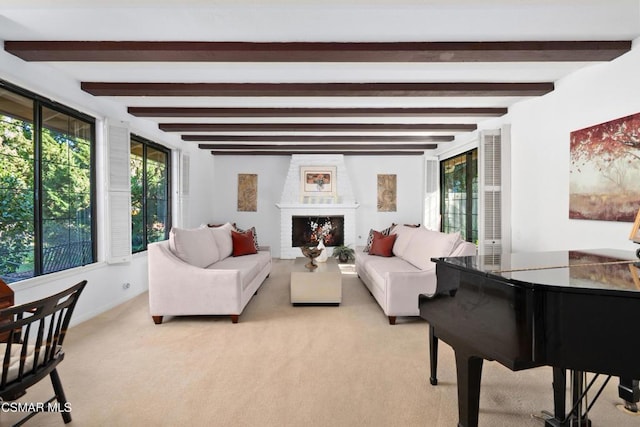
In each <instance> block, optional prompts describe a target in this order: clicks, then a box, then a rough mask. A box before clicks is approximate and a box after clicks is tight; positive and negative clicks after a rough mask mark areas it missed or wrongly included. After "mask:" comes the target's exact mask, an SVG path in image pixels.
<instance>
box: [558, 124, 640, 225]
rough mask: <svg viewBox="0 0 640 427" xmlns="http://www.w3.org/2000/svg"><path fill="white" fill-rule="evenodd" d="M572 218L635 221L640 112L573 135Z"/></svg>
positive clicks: (638, 192)
mask: <svg viewBox="0 0 640 427" xmlns="http://www.w3.org/2000/svg"><path fill="white" fill-rule="evenodd" d="M570 148H571V165H570V174H569V175H570V178H569V218H572V219H591V220H600V221H622V222H633V221H634V219H635V217H636V213H637V212H638V208H640V186H639V185H638V183H639V182H640V113H637V114H633V115H630V116H626V117H622V118H619V119H616V120H612V121H609V122H605V123H601V124H598V125H595V126H591V127H588V128H584V129H580V130H576V131H573V132H571V142H570Z"/></svg>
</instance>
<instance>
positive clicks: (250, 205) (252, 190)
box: [238, 173, 258, 212]
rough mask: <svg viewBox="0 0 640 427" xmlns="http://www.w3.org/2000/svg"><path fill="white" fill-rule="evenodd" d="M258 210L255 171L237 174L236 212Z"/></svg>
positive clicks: (256, 176)
mask: <svg viewBox="0 0 640 427" xmlns="http://www.w3.org/2000/svg"><path fill="white" fill-rule="evenodd" d="M257 210H258V175H257V174H255V173H239V174H238V212H256V211H257Z"/></svg>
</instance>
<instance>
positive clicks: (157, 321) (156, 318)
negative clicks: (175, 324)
mask: <svg viewBox="0 0 640 427" xmlns="http://www.w3.org/2000/svg"><path fill="white" fill-rule="evenodd" d="M151 318H152V319H153V323H155V324H156V325H159V324H161V323H162V316H151Z"/></svg>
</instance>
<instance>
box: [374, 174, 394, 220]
mask: <svg viewBox="0 0 640 427" xmlns="http://www.w3.org/2000/svg"><path fill="white" fill-rule="evenodd" d="M396 177H397V176H396V175H378V212H396V210H397V207H396V206H397V203H396V194H397V190H396V189H397V185H396V182H397V181H396Z"/></svg>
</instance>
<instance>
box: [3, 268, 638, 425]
mask: <svg viewBox="0 0 640 427" xmlns="http://www.w3.org/2000/svg"><path fill="white" fill-rule="evenodd" d="M291 262H292V261H281V260H275V261H274V269H273V272H272V274H271V276H270V278H269V279H267V281H266V282H265V283H264V285H263V286H262V288H261V289H260V292H259V293H258V294H257V295H256V296H255V297H254V298H253V300H252V301H251V302H250V303H249V305H248V306H247V308H246V309H245V311H244V313H243V314H242V316H241V317H240V323H238V324H236V325H234V324H232V323H231V322H230V321H229V320H228V318H221V317H213V316H211V317H210V316H207V317H187V318H166V319H165V323H164V324H162V325H159V326H156V325H154V324H153V322H152V321H151V318H150V317H149V313H148V305H147V294H143V295H140V296H138V297H136V298H134V299H133V300H131V301H129V302H127V303H125V304H123V305H121V306H119V307H117V308H115V309H113V310H111V311H109V312H107V313H104V314H102V315H100V316H98V317H96V318H94V319H91V320H89V321H87V322H85V323H83V324H80V325H78V326H76V327H74V328H72V329H71V330H70V331H69V334H68V337H67V341H66V345H65V349H66V353H67V356H66V359H65V360H64V361H63V362H62V364H61V365H60V369H59V371H60V375H61V378H62V383H63V385H64V387H65V391H66V394H67V398H68V399H69V401H70V403H71V405H72V416H73V422H72V423H71V424H70V425H72V426H148V425H156V426H182V425H190V426H200V425H207V426H231V425H233V426H438V427H439V426H442V427H453V426H455V425H456V424H457V399H456V382H455V366H454V362H453V352H452V350H451V348H450V347H449V346H447V345H446V344H442V345H441V348H440V369H439V378H440V384H439V385H438V386H437V387H432V386H431V385H429V382H428V343H427V334H428V328H427V324H426V323H425V322H424V321H422V320H420V319H399V324H397V325H395V326H390V325H389V324H388V323H387V318H386V317H385V316H384V314H383V312H382V310H381V309H380V307H379V306H378V305H377V304H376V303H375V301H374V299H373V297H371V295H369V293H368V292H367V291H366V289H365V287H364V286H363V285H362V283H361V282H360V281H359V279H358V278H357V277H356V276H355V275H346V274H345V275H344V277H343V279H344V280H343V304H342V305H341V306H339V307H292V306H291V305H290V304H289V289H288V283H289V277H288V276H289V275H288V269H289V268H290V265H291ZM90 285H91V284H89V286H90ZM484 366H485V367H484V373H483V383H482V392H481V403H480V405H481V412H480V425H481V426H492V427H493V426H542V425H543V423H542V422H541V421H539V420H537V419H535V418H532V416H531V414H539V412H540V411H541V410H543V409H546V410H550V409H551V407H552V405H551V369H550V368H538V369H533V370H528V371H522V372H518V373H514V372H511V371H509V370H508V369H507V368H504V367H503V366H501V365H499V364H497V363H495V362H485V365H484ZM616 387H617V380H612V381H611V383H610V385H608V386H607V389H606V391H605V392H604V394H603V396H602V397H601V399H600V401H599V402H598V403H597V404H596V406H595V408H594V410H593V414H592V420H593V423H594V426H616V427H624V426H636V427H637V426H639V425H640V417H633V416H629V415H626V414H623V413H622V412H620V411H619V410H617V409H616V408H615V405H616V404H617V403H619V401H618V399H617V397H616V393H617V391H616ZM50 392H51V385H50V383H49V382H48V381H47V382H41V383H40V384H38V385H37V386H35V387H33V388H32V389H31V390H30V391H29V393H28V394H27V395H26V396H25V397H23V399H22V401H24V402H38V401H43V400H45V397H47V396H48V395H49V393H50ZM15 418H16V417H15V414H11V413H1V412H0V425H2V426H4V425H9V424H10V422H11V420H14V419H15ZM27 425H31V426H38V425H47V426H54V425H55V426H61V425H63V423H62V418H61V417H60V415H59V414H40V415H37V416H36V417H35V418H33V419H32V420H31V421H30V422H29V423H28V424H27Z"/></svg>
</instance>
